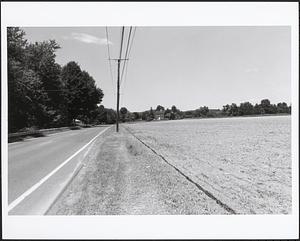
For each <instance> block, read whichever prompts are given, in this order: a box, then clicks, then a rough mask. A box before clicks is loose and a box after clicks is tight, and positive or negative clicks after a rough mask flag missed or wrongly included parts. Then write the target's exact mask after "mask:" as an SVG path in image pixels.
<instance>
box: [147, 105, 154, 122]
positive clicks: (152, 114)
mask: <svg viewBox="0 0 300 241" xmlns="http://www.w3.org/2000/svg"><path fill="white" fill-rule="evenodd" d="M153 119H154V112H153V109H152V107H151V108H150V111H149V115H148V118H147V120H148V121H152V120H153Z"/></svg>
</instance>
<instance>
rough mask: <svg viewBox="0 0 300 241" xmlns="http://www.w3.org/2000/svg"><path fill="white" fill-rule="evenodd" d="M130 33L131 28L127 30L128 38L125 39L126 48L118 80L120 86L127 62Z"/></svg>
mask: <svg viewBox="0 0 300 241" xmlns="http://www.w3.org/2000/svg"><path fill="white" fill-rule="evenodd" d="M131 31H132V26H131V27H130V29H129V33H128V38H127V46H126V51H125V58H124V64H123V68H122V74H121V80H120V83H121V84H122V80H123V75H124V70H125V66H126V61H127V60H128V59H127V58H128V49H129V44H130V37H131Z"/></svg>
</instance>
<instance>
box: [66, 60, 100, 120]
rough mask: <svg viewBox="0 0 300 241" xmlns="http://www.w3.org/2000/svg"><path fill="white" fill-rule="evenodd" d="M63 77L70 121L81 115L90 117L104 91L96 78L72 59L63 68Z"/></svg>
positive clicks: (84, 117) (86, 117) (87, 118)
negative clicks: (97, 84)
mask: <svg viewBox="0 0 300 241" xmlns="http://www.w3.org/2000/svg"><path fill="white" fill-rule="evenodd" d="M61 78H62V81H63V85H64V89H65V93H66V100H67V101H66V105H67V112H68V120H69V121H68V122H69V123H71V122H72V121H73V120H74V119H76V118H78V117H81V118H83V119H85V120H89V119H90V117H91V116H90V113H91V112H92V110H95V109H96V108H97V104H99V103H101V101H102V98H103V92H102V90H101V89H99V88H97V87H96V85H95V80H94V79H93V78H92V77H91V76H90V75H89V74H88V73H87V72H86V71H82V70H81V69H80V67H79V65H78V64H77V63H76V62H74V61H71V62H69V63H68V64H67V65H65V66H64V67H63V68H62V74H61Z"/></svg>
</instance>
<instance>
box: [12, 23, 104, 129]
mask: <svg viewBox="0 0 300 241" xmlns="http://www.w3.org/2000/svg"><path fill="white" fill-rule="evenodd" d="M59 48H60V47H59V45H58V44H57V43H56V42H55V40H49V41H43V42H36V43H27V40H26V39H25V32H24V31H22V30H21V29H20V28H15V27H10V28H7V50H8V123H9V132H15V131H18V130H20V129H23V128H28V127H33V126H36V127H37V128H49V127H59V126H65V125H68V124H70V123H72V122H73V120H74V119H76V118H80V119H81V120H82V121H83V122H84V123H86V124H87V123H89V122H90V121H91V120H94V119H95V116H96V115H97V113H96V109H97V104H99V103H100V102H101V100H102V98H103V92H102V90H101V89H99V88H97V87H96V85H95V80H94V79H93V78H92V77H91V76H90V75H89V74H88V73H87V72H85V71H82V70H81V69H80V67H79V65H78V64H77V63H75V62H70V63H68V64H67V65H66V66H65V67H63V68H61V66H60V65H59V64H57V63H56V62H55V56H56V55H55V52H56V51H57V49H59Z"/></svg>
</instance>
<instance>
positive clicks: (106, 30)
mask: <svg viewBox="0 0 300 241" xmlns="http://www.w3.org/2000/svg"><path fill="white" fill-rule="evenodd" d="M105 32H106V45H107V53H108V62H109V69H110V77H111V82H112V87H113V89H114V86H115V81H114V77H113V71H112V64H111V55H110V48H109V37H108V27H107V26H106V27H105ZM113 93H114V96H116V93H115V91H113Z"/></svg>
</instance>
